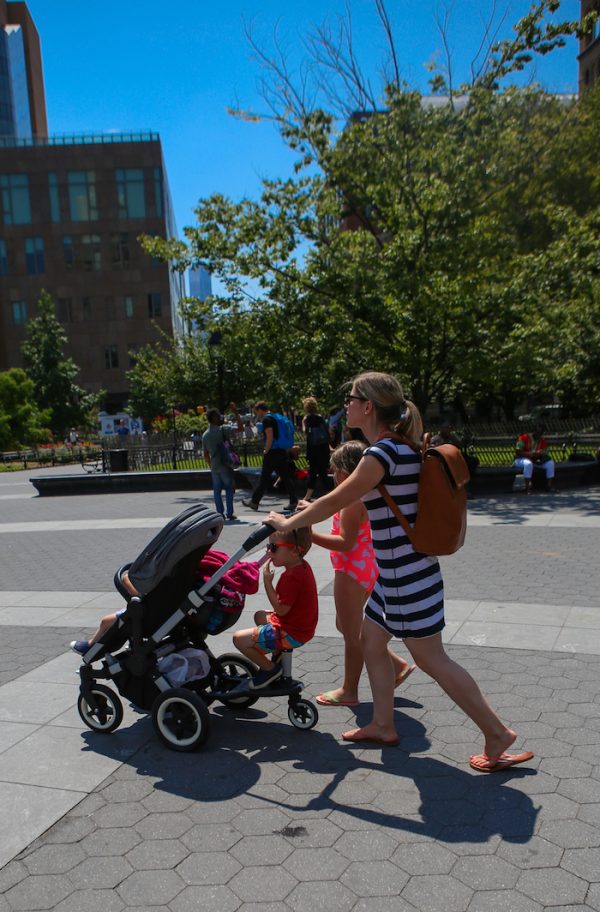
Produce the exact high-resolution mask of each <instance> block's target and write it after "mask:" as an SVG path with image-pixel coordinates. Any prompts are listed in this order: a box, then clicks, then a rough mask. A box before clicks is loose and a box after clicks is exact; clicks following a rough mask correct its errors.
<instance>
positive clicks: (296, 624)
mask: <svg viewBox="0 0 600 912" xmlns="http://www.w3.org/2000/svg"><path fill="white" fill-rule="evenodd" d="M275 592H276V593H277V598H278V600H279V601H280V602H281V604H282V605H289V606H290V610H289V611H288V613H287V614H284V616H283V617H279V615H277V614H275V612H273V613H272V614H271V616H270V621H271V624H272V625H273V627H279V628H281V629H282V630H284V631H285V632H286V633H289V635H290V636H291V637H294V639H295V640H298V642H300V643H308V641H309V640H312V638H313V637H314V635H315V630H316V629H317V621H318V619H319V600H318V596H317V584H316V582H315V577H314V574H313V572H312V569H311V567H310V565H309V564H307V563H306V561H302V563H301V564H298V566H297V567H290V568H289V569H288V570H285V571H284V572H283V573H282V574H281V576H280V577H279V579H278V581H277V585H276V586H275Z"/></svg>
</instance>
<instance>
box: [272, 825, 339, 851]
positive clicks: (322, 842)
mask: <svg viewBox="0 0 600 912" xmlns="http://www.w3.org/2000/svg"><path fill="white" fill-rule="evenodd" d="M278 835H280V836H284V837H285V838H286V839H287V840H288V841H289V843H290V845H291V846H293V848H302V849H307V848H310V849H317V848H319V846H332V845H333V844H334V843H335V842H336V841H337V840H338V839H339V837H340V836H341V835H342V830H341V829H340V828H339V827H338V826H336V825H335V824H333V823H332V822H331V821H330V820H323V819H320V818H311V819H310V820H306V819H304V820H302V821H301V822H297V821H296V820H294V819H292V820H288V822H287V824H286V826H285V827H283V829H281V830H278Z"/></svg>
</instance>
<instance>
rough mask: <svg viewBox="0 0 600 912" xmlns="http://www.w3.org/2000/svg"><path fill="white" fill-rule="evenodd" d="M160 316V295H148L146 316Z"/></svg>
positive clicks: (155, 293)
mask: <svg viewBox="0 0 600 912" xmlns="http://www.w3.org/2000/svg"><path fill="white" fill-rule="evenodd" d="M161 315H162V304H161V300H160V295H159V294H158V293H157V292H154V293H153V294H149V295H148V316H149V317H160V316H161Z"/></svg>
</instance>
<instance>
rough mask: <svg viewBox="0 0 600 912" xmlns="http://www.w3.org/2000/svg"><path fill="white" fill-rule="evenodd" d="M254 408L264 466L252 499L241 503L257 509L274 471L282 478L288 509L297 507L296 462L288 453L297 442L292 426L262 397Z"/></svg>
mask: <svg viewBox="0 0 600 912" xmlns="http://www.w3.org/2000/svg"><path fill="white" fill-rule="evenodd" d="M254 412H255V414H256V418H257V421H258V422H259V423H260V425H261V427H262V435H263V441H264V450H263V462H262V470H261V473H260V479H259V482H258V486H257V487H256V489H255V491H254V493H253V495H252V498H251V500H242V503H243V504H244V506H245V507H248V508H249V509H251V510H258V507H259V504H260V502H261V500H262V498H263V496H264V494H265V492H266V491H267V489H268V488H269V487H270V485H271V484H272V482H273V475H274V474H275V475H278V476H279V477H280V478H281V485H282V487H283V489H284V491H285V492H286V494H287V496H288V497H289V504H288V505H287V509H288V510H295V509H296V505H297V503H298V496H297V494H296V486H295V482H294V477H293V466H292V464H291V462H290V458H289V453H288V450H290V449H291V448H292V447H293V445H294V432H293V426H291V422H289V420H288V419H286V418H284V416H283V415H279V414H278V413H273V412H271V411H270V410H269V406H268V405H267V403H266V402H264V401H262V400H261V401H260V402H257V403H256V405H255V406H254ZM290 428H291V429H290Z"/></svg>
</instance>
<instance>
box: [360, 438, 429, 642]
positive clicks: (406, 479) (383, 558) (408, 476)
mask: <svg viewBox="0 0 600 912" xmlns="http://www.w3.org/2000/svg"><path fill="white" fill-rule="evenodd" d="M364 455H365V456H373V457H375V459H377V460H378V461H379V462H380V463H381V465H382V466H383V468H384V470H385V474H384V476H383V479H382V483H383V484H384V485H385V487H386V488H387V490H388V492H389V493H390V494H391V496H392V498H393V499H394V501H395V502H396V504H397V506H398V507H399V509H400V510H401V512H402V513H403V514H404V515H405V516H406V518H407V520H408V522H409V523H410V525H411V526H412V525H414V522H415V518H416V514H417V496H418V490H419V473H420V471H421V461H420V458H419V456H418V455H417V454H416V453H415V452H414V451H413V450H411V448H410V447H409V446H407V445H406V444H404V443H400V442H399V441H397V440H394V439H391V438H384V439H383V440H379V441H377V443H375V444H373V446H370V447H368V448H367V449H366V450H365V453H364ZM362 499H363V502H364V504H365V506H366V508H367V510H368V513H369V520H370V523H371V534H372V537H373V548H374V549H375V557H376V559H377V566H378V568H379V577H378V579H377V582H376V584H375V588H374V589H373V592H372V593H371V596H370V598H369V601H368V603H367V607H366V609H365V616H366V617H368V618H370V619H371V620H372V621H375V623H376V624H379V626H380V627H383V629H384V630H386V631H387V632H388V633H391V634H392V636H396V637H401V638H408V637H427V636H432V635H433V634H434V633H439V631H440V630H442V629H443V627H444V583H443V580H442V574H441V572H440V565H439V563H438V559H437V557H431V556H428V555H425V554H418V553H417V552H415V551H414V550H413V547H412V545H411V543H410V541H409V539H408V537H407V535H406V533H405V532H404V529H403V528H402V527H401V526H400V525H399V523H398V520H397V519H396V517H395V516H394V514H393V513H392V511H391V510H390V509H389V507H388V506H387V504H386V503H385V501H384V499H383V498H382V497H381V495H380V494H379V491H377V490H376V489H375V490H373V491H369V493H368V494H365V496H364V497H363V498H362Z"/></svg>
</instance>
